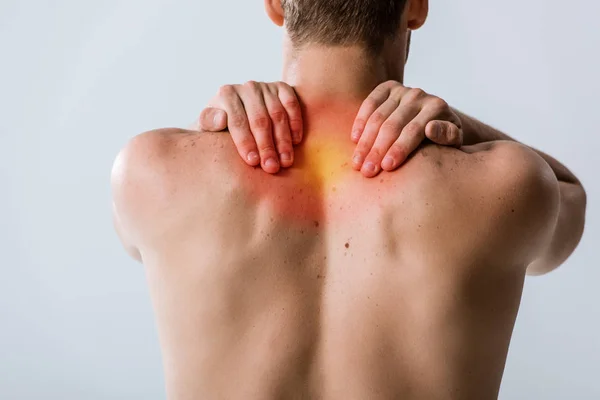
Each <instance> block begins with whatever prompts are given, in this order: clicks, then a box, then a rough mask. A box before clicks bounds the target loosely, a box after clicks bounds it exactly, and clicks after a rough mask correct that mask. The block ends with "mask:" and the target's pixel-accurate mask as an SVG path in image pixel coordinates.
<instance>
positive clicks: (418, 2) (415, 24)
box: [406, 0, 429, 31]
mask: <svg viewBox="0 0 600 400" xmlns="http://www.w3.org/2000/svg"><path fill="white" fill-rule="evenodd" d="M427 14H429V0H408V7H407V9H406V21H407V23H408V29H410V30H413V31H414V30H417V29H419V28H420V27H422V26H423V24H424V23H425V21H426V20H427Z"/></svg>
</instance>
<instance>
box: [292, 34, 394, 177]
mask: <svg viewBox="0 0 600 400" xmlns="http://www.w3.org/2000/svg"><path fill="white" fill-rule="evenodd" d="M396 64H397V63H396ZM396 64H394V63H386V60H385V59H384V57H383V56H381V57H377V56H369V55H368V52H367V51H365V50H364V49H361V48H358V47H346V48H342V47H336V48H332V47H316V46H315V47H310V48H307V49H303V50H298V51H293V50H292V47H291V46H286V51H285V58H284V73H283V80H284V81H285V82H286V83H288V84H289V85H290V86H292V87H294V89H295V91H296V93H297V95H298V98H299V101H300V104H301V107H302V117H303V120H304V140H303V146H301V147H300V148H298V150H297V163H296V165H297V166H299V167H301V168H305V169H307V171H309V172H310V171H312V172H311V173H312V174H313V175H314V176H320V177H321V178H319V179H320V180H323V179H327V180H330V179H333V177H338V178H339V177H340V176H341V175H343V171H345V172H348V171H351V169H349V168H348V167H347V164H348V160H350V159H351V155H352V153H353V150H354V147H355V144H354V143H352V141H351V140H350V134H351V130H352V125H353V123H354V120H355V118H356V115H357V113H358V110H359V108H360V106H361V104H362V103H363V102H364V100H365V99H366V98H367V96H368V95H369V94H370V93H371V92H372V91H373V89H375V88H376V87H377V86H378V85H379V84H381V83H383V82H385V81H387V80H391V79H393V80H398V81H401V80H402V72H403V71H402V68H401V67H400V68H398V67H397V65H396ZM396 71H397V72H396ZM311 176H312V175H311ZM313 178H314V177H313Z"/></svg>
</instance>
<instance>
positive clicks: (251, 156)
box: [248, 151, 260, 163]
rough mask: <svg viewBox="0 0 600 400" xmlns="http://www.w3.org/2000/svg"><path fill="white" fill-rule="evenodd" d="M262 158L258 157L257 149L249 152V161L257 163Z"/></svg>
mask: <svg viewBox="0 0 600 400" xmlns="http://www.w3.org/2000/svg"><path fill="white" fill-rule="evenodd" d="M259 159H260V157H258V153H256V152H255V151H251V152H250V153H248V161H250V162H251V163H255V162H257V161H258V160H259Z"/></svg>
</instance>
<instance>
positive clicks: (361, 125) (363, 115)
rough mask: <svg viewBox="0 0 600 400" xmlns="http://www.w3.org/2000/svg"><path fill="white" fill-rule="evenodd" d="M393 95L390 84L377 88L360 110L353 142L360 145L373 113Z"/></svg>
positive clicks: (354, 126)
mask: <svg viewBox="0 0 600 400" xmlns="http://www.w3.org/2000/svg"><path fill="white" fill-rule="evenodd" d="M390 93H391V86H390V84H389V82H386V83H383V84H381V85H379V86H377V87H376V88H375V90H373V92H372V93H371V94H370V95H369V97H367V98H366V99H365V101H364V102H363V103H362V105H361V106H360V109H359V110H358V115H357V116H356V119H355V120H354V125H353V126H352V141H353V142H354V143H358V141H359V140H360V138H361V136H362V135H363V133H364V130H365V128H366V126H367V123H368V122H369V120H370V119H371V116H372V115H373V113H374V112H375V111H376V110H377V109H378V108H379V107H381V105H382V104H384V103H385V102H386V100H388V98H389V96H390Z"/></svg>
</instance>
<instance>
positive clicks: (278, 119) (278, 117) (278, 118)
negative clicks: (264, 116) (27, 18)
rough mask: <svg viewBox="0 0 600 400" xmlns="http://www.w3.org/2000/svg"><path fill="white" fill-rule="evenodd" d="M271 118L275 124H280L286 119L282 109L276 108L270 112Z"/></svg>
mask: <svg viewBox="0 0 600 400" xmlns="http://www.w3.org/2000/svg"><path fill="white" fill-rule="evenodd" d="M269 115H270V116H271V120H272V121H273V122H274V123H276V124H282V123H284V122H286V120H287V114H286V113H285V111H284V110H282V109H280V108H277V109H275V110H273V111H271V112H270V114H269Z"/></svg>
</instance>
